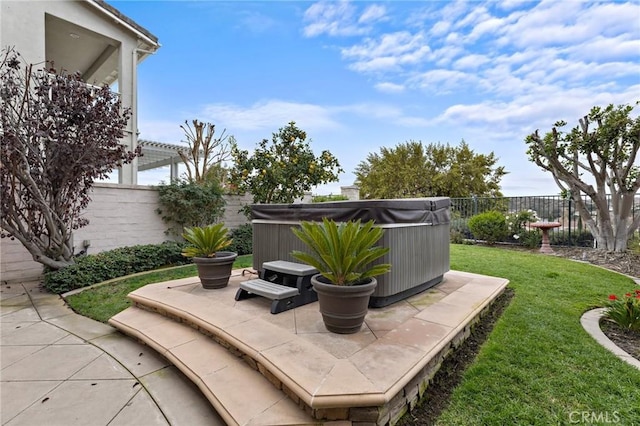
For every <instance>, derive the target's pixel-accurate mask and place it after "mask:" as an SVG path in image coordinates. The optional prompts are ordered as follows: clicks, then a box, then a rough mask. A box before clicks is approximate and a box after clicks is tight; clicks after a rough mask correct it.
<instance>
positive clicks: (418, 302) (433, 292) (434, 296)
mask: <svg viewBox="0 0 640 426" xmlns="http://www.w3.org/2000/svg"><path fill="white" fill-rule="evenodd" d="M447 294H448V293H446V292H444V291H442V290H440V289H439V288H430V289H428V290H426V291H424V292H422V293H419V294H416V295H415V296H411V297H410V298H408V299H407V303H409V304H410V305H411V306H413V307H415V308H416V309H417V310H418V311H420V310H422V309H424V308H426V307H427V306H431V305H433V304H434V303H436V302H438V301H440V300H442V299H444V298H445V297H447Z"/></svg>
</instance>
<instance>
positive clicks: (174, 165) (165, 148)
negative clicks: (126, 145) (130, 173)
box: [138, 139, 188, 180]
mask: <svg viewBox="0 0 640 426" xmlns="http://www.w3.org/2000/svg"><path fill="white" fill-rule="evenodd" d="M138 145H139V146H141V147H142V157H139V158H138V171H141V172H142V171H145V170H152V169H157V168H159V167H164V166H170V167H171V180H173V179H177V178H178V165H179V164H180V163H181V162H182V160H181V159H180V154H179V152H180V151H183V152H185V154H187V153H188V149H187V147H186V146H184V145H173V144H169V143H162V142H154V141H149V140H145V139H139V140H138Z"/></svg>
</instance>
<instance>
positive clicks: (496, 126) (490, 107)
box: [109, 0, 640, 196]
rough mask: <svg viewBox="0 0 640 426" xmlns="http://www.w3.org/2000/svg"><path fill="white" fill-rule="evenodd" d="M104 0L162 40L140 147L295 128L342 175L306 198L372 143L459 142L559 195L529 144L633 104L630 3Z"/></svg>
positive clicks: (638, 41)
mask: <svg viewBox="0 0 640 426" xmlns="http://www.w3.org/2000/svg"><path fill="white" fill-rule="evenodd" d="M109 3H110V4H112V5H113V6H115V7H116V8H118V9H119V10H120V11H121V12H123V13H124V14H125V15H127V16H129V17H130V18H132V19H134V20H135V21H136V22H137V23H139V24H140V25H142V26H144V27H145V28H147V29H148V30H149V31H151V32H152V33H153V34H154V35H156V36H157V37H158V38H159V41H160V43H161V45H162V47H161V48H160V49H159V50H158V52H157V53H156V54H155V55H153V56H151V57H149V58H148V59H147V60H146V61H145V62H143V63H142V64H141V65H140V66H139V73H138V79H139V85H138V90H139V105H138V107H139V119H138V125H139V129H140V132H141V134H140V137H141V138H143V139H151V140H155V141H160V142H168V143H180V141H181V140H184V139H185V138H184V134H183V132H182V130H181V129H180V127H179V126H180V124H182V123H183V122H184V120H192V119H194V118H198V119H199V120H201V121H208V122H212V123H214V124H215V125H216V129H217V130H218V131H221V130H222V129H224V128H226V129H227V133H229V134H231V135H234V136H235V137H236V139H237V141H238V144H239V145H240V146H241V147H242V148H244V149H249V150H251V149H253V148H254V147H255V146H256V144H257V143H258V142H259V141H260V140H261V139H263V138H268V139H270V138H271V134H272V133H273V132H276V131H277V130H278V128H280V127H283V126H285V125H286V124H287V123H288V122H289V121H295V122H296V123H297V125H298V126H299V127H300V128H302V129H303V130H305V131H306V132H307V135H308V138H310V139H311V142H310V143H311V147H312V149H313V150H314V152H316V154H318V153H320V152H321V151H322V150H324V149H328V150H330V151H331V152H332V153H333V154H334V155H336V156H337V157H338V159H339V161H340V163H341V165H342V167H343V168H344V170H345V173H343V174H342V175H341V176H340V182H337V183H333V184H329V185H324V186H321V187H319V188H316V189H315V190H314V191H313V192H314V194H329V193H333V194H337V193H339V192H340V186H344V185H351V184H353V182H354V179H355V176H354V175H353V173H352V172H353V170H354V169H355V167H356V166H357V164H358V163H359V162H360V161H363V160H364V159H365V158H366V157H367V154H369V153H371V152H379V150H380V148H381V147H383V146H384V147H395V146H396V145H398V144H400V143H403V142H406V141H408V140H420V141H422V142H424V143H434V142H441V143H449V144H452V145H457V144H459V143H460V141H461V140H462V139H464V140H465V141H466V142H467V143H469V145H470V146H471V148H472V149H474V150H475V151H476V152H477V153H486V154H488V153H489V152H492V151H493V152H494V153H495V154H496V155H497V156H498V157H499V159H500V160H499V165H503V166H505V167H506V169H507V171H508V172H509V174H508V175H507V176H505V177H504V178H503V180H502V190H503V193H504V194H505V195H507V196H516V195H547V194H556V193H558V192H559V190H558V188H557V187H556V185H555V183H554V182H553V179H552V177H551V176H550V175H549V174H547V173H544V172H543V171H541V170H540V169H538V168H537V167H536V166H535V165H534V164H533V163H530V162H529V161H528V160H527V157H526V145H525V144H524V138H525V137H526V135H528V134H529V133H531V132H532V131H534V130H536V129H538V128H539V129H540V130H541V132H542V131H548V130H549V129H550V128H551V126H552V125H553V123H554V122H555V121H557V120H559V119H563V120H565V121H567V122H568V123H569V125H570V126H571V127H573V126H574V125H576V124H577V120H578V118H579V117H581V116H582V115H584V114H585V113H587V112H588V111H589V109H590V108H591V107H592V106H594V105H602V106H604V105H607V104H609V103H614V104H621V103H635V101H637V100H640V3H639V2H638V1H631V2H611V1H608V2H596V1H587V2H580V1H573V0H572V1H568V0H564V1H557V0H552V1H541V2H522V1H513V0H504V1H490V2H480V1H472V2H461V1H451V2H447V1H422V2H418V1H412V2H401V1H389V2H370V1H331V2H298V1H262V2H248V1H236V2H221V1H197V2H187V1H157V2H156V1H153V2H151V1H140V2H138V1H109ZM166 173H167V175H166V176H168V171H167V172H166ZM162 178H165V179H166V177H165V175H163V174H162V173H158V172H156V173H153V174H151V173H148V174H145V175H143V176H142V177H141V178H140V183H143V184H146V183H157V181H158V180H159V179H162ZM434 195H435V194H434Z"/></svg>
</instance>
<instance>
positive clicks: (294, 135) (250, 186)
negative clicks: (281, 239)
mask: <svg viewBox="0 0 640 426" xmlns="http://www.w3.org/2000/svg"><path fill="white" fill-rule="evenodd" d="M306 139H307V134H306V132H304V131H303V130H301V129H298V128H297V127H296V123H295V122H293V121H292V122H290V123H289V124H288V125H287V126H286V127H284V128H280V129H279V130H278V132H277V133H274V134H273V136H272V138H271V144H269V141H268V140H267V139H263V140H262V142H260V143H259V144H258V147H257V148H256V149H255V151H254V153H253V155H251V156H250V155H249V152H248V151H245V150H241V149H239V148H237V147H234V148H232V150H231V155H232V157H233V160H234V168H233V169H232V171H231V182H232V184H234V185H235V186H236V187H237V190H238V191H239V192H241V193H244V192H247V191H248V192H250V193H251V194H252V195H253V202H254V203H293V202H294V201H295V200H297V199H300V198H302V196H303V195H304V193H305V192H306V191H309V190H311V188H312V187H313V186H315V185H320V184H324V183H327V182H334V181H336V180H338V173H341V172H342V171H343V170H342V169H341V168H340V164H339V163H338V159H337V158H335V157H334V156H333V155H332V154H331V153H330V152H329V151H323V152H322V154H321V155H320V156H318V157H316V156H315V155H314V153H313V151H312V150H311V147H310V146H309V143H308V142H307V141H306Z"/></svg>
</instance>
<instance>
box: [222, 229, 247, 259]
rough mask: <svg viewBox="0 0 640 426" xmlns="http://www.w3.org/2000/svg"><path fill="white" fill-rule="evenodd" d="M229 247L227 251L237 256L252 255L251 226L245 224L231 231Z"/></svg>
mask: <svg viewBox="0 0 640 426" xmlns="http://www.w3.org/2000/svg"><path fill="white" fill-rule="evenodd" d="M231 239H232V242H231V245H229V247H227V250H230V251H233V252H236V253H238V255H239V256H242V255H245V254H251V253H253V226H251V224H250V223H245V224H243V225H240V226H238V227H237V228H235V229H233V230H231Z"/></svg>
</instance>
